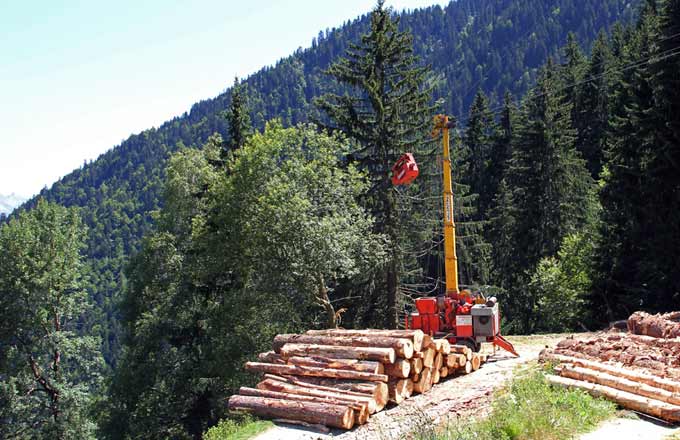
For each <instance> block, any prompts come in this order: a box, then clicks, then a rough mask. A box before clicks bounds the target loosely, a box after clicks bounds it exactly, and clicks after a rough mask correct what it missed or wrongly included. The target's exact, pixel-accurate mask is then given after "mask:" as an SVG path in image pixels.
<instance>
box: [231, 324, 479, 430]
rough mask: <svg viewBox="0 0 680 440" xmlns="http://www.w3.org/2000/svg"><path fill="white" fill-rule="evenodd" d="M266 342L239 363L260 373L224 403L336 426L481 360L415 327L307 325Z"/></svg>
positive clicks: (363, 419)
mask: <svg viewBox="0 0 680 440" xmlns="http://www.w3.org/2000/svg"><path fill="white" fill-rule="evenodd" d="M272 348H273V350H272V351H269V352H266V353H261V354H260V355H259V356H258V362H248V363H246V366H245V368H246V370H248V371H252V372H258V373H262V374H263V378H262V380H261V381H260V382H259V383H258V384H257V386H256V387H255V388H247V387H242V388H241V389H240V390H239V394H238V395H234V396H232V397H231V398H230V399H229V404H228V405H229V409H230V410H236V411H246V412H250V413H253V414H255V415H258V416H262V417H269V418H275V419H285V420H286V421H289V422H297V423H301V424H313V425H325V426H329V427H334V428H341V429H351V428H352V427H353V426H355V425H361V424H364V423H366V422H367V421H368V419H369V417H370V415H371V414H374V413H376V412H378V411H380V410H382V409H383V408H384V407H385V405H387V404H388V402H391V403H394V404H399V403H401V402H403V401H404V400H406V399H408V398H409V397H411V396H412V395H414V394H417V393H426V392H428V391H429V390H430V389H431V388H432V387H433V385H435V384H436V383H438V382H440V381H442V380H445V379H447V378H451V377H454V376H456V375H460V374H468V373H470V372H472V371H475V370H477V369H478V368H479V367H480V365H481V364H482V363H484V362H485V361H486V356H485V355H481V354H477V353H473V352H472V350H471V349H470V348H468V347H466V346H463V345H451V344H450V343H449V341H447V340H446V339H432V338H431V337H430V336H428V335H425V334H423V332H422V331H420V330H340V329H338V330H310V331H308V332H307V333H305V334H301V335H297V334H290V335H278V336H276V337H275V338H274V341H273V344H272Z"/></svg>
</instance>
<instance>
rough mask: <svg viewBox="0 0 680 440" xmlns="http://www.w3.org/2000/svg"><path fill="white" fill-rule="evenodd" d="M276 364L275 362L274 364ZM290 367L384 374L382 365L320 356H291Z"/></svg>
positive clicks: (373, 362)
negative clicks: (301, 366)
mask: <svg viewBox="0 0 680 440" xmlns="http://www.w3.org/2000/svg"><path fill="white" fill-rule="evenodd" d="M274 363H276V362H274ZM288 363H289V364H290V365H303V366H305V367H316V368H331V369H335V370H351V371H364V372H366V373H373V374H386V373H385V368H384V367H383V364H381V363H380V362H375V361H359V360H356V359H333V358H325V357H321V356H314V357H302V356H293V357H291V358H289V359H288Z"/></svg>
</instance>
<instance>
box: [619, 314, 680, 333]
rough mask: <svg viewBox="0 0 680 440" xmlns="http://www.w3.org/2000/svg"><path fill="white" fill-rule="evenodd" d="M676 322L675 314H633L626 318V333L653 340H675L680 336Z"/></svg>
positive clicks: (679, 325) (679, 327) (676, 316)
mask: <svg viewBox="0 0 680 440" xmlns="http://www.w3.org/2000/svg"><path fill="white" fill-rule="evenodd" d="M677 320H678V313H677V312H676V313H666V314H664V315H661V314H657V315H650V314H649V313H646V312H635V313H633V314H632V315H630V317H629V318H628V331H629V332H631V333H633V334H638V335H647V336H653V337H655V338H676V337H678V336H680V322H677Z"/></svg>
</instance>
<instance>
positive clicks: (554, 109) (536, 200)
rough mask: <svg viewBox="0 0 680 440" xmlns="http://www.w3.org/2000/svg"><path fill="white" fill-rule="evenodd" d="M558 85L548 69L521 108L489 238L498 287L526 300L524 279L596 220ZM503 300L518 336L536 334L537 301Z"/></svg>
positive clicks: (568, 109) (529, 298)
mask: <svg viewBox="0 0 680 440" xmlns="http://www.w3.org/2000/svg"><path fill="white" fill-rule="evenodd" d="M561 84H562V83H561V82H560V80H559V78H558V77H557V75H556V72H555V67H554V66H553V65H552V64H551V63H549V64H548V65H547V66H546V68H545V70H544V73H543V75H542V76H541V78H540V80H539V83H538V84H537V86H536V87H535V88H534V89H532V90H531V92H530V93H529V94H528V96H527V98H526V99H525V100H524V102H523V107H522V112H521V114H520V115H519V117H518V120H517V125H516V127H515V129H514V131H513V137H512V145H513V151H512V157H511V158H510V161H509V163H508V167H507V170H506V175H505V177H504V180H505V182H504V183H502V184H501V188H502V189H503V191H507V193H500V194H499V195H497V205H496V208H495V211H494V213H493V215H494V218H493V219H492V229H493V230H492V232H491V235H492V236H495V237H500V238H501V240H502V241H501V246H499V247H498V248H497V249H496V250H495V251H494V263H495V265H496V271H495V273H496V276H497V277H498V278H497V279H496V283H497V284H500V285H501V286H502V287H504V288H506V289H508V291H510V292H526V290H525V289H526V285H527V283H528V281H529V280H528V279H527V276H526V273H527V271H529V272H532V271H533V270H534V268H535V267H536V265H538V263H539V261H540V260H541V259H542V258H544V257H550V256H554V255H556V254H557V251H558V250H559V247H560V245H561V243H562V240H563V239H564V237H566V236H567V235H568V234H571V233H574V232H577V231H579V230H580V229H581V228H583V227H584V225H586V224H588V223H589V222H593V221H594V216H595V215H596V202H595V193H594V190H595V187H594V182H593V181H592V179H591V178H590V175H589V174H588V171H587V169H586V167H585V161H584V160H583V159H582V158H581V157H580V155H579V154H578V152H577V151H576V148H575V137H576V131H575V130H574V129H573V127H572V122H571V109H572V107H571V104H570V103H569V101H565V100H566V97H565V95H564V88H563V87H561ZM507 237H511V238H510V239H509V240H508V238H507ZM503 300H507V302H506V316H507V317H508V318H509V319H510V320H512V321H513V328H514V330H515V331H521V332H532V331H534V330H535V328H534V326H535V324H536V321H535V317H534V316H533V310H535V308H536V307H537V302H536V300H537V298H536V297H535V296H534V295H531V294H515V293H513V294H512V295H509V296H508V297H507V298H503Z"/></svg>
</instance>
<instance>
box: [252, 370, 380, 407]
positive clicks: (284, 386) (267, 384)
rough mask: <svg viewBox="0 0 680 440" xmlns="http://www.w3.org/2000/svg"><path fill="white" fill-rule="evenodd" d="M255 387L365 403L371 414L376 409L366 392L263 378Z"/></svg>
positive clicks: (374, 402) (375, 404)
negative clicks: (357, 393)
mask: <svg viewBox="0 0 680 440" xmlns="http://www.w3.org/2000/svg"><path fill="white" fill-rule="evenodd" d="M256 387H257V389H259V390H268V391H277V392H280V393H288V394H297V395H301V396H313V397H318V398H332V399H335V400H339V401H341V402H347V404H364V403H365V404H366V405H368V407H367V408H368V412H369V413H371V414H373V413H375V412H376V411H378V405H377V402H376V401H375V400H374V399H373V398H372V397H370V396H367V395H366V394H360V395H354V394H349V393H346V392H342V391H338V390H334V389H328V390H324V389H322V388H317V387H314V388H312V387H306V386H302V385H297V384H292V383H290V382H282V381H278V380H274V379H265V380H263V381H261V382H259V383H258V384H257V386H256Z"/></svg>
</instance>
